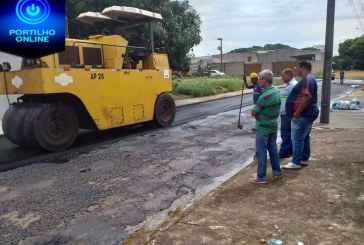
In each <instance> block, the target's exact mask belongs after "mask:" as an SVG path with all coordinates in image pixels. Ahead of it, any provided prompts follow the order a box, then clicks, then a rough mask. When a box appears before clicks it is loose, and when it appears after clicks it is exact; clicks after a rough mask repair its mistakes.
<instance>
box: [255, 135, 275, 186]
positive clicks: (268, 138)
mask: <svg viewBox="0 0 364 245" xmlns="http://www.w3.org/2000/svg"><path fill="white" fill-rule="evenodd" d="M267 150H268V152H269V157H270V163H271V165H272V171H273V174H274V175H276V176H280V175H281V166H280V165H279V157H278V150H277V132H275V133H270V134H262V133H259V132H256V134H255V151H256V154H257V159H258V175H257V179H260V180H266V179H267Z"/></svg>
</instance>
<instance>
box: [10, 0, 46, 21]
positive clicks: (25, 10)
mask: <svg viewBox="0 0 364 245" xmlns="http://www.w3.org/2000/svg"><path fill="white" fill-rule="evenodd" d="M15 12H16V15H17V16H18V18H19V19H20V20H21V21H22V22H24V23H26V24H30V25H36V24H40V23H42V22H44V21H45V20H46V19H47V18H48V16H49V13H50V7H49V4H48V2H47V1H46V0H20V1H19V2H18V3H17V5H16V8H15Z"/></svg>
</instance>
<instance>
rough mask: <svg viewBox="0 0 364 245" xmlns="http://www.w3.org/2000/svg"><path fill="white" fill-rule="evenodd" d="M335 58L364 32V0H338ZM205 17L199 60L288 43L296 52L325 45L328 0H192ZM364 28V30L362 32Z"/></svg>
mask: <svg viewBox="0 0 364 245" xmlns="http://www.w3.org/2000/svg"><path fill="white" fill-rule="evenodd" d="M335 2H336V3H335V24H334V47H333V54H334V55H338V48H339V43H342V42H343V41H345V40H347V39H350V38H356V37H359V36H361V35H363V34H364V29H363V28H362V27H361V25H360V23H359V20H358V18H356V16H355V14H354V12H353V9H352V7H351V5H350V2H354V3H356V6H357V11H358V13H359V17H360V20H361V22H362V23H363V24H364V6H363V2H364V1H363V0H336V1H335ZM189 3H190V5H191V6H192V7H193V8H194V9H195V10H196V11H197V13H198V14H199V15H200V18H201V21H202V25H201V36H202V39H203V40H202V42H201V43H200V44H199V45H198V46H195V47H194V48H193V51H192V53H194V54H195V56H205V55H213V54H219V53H220V51H219V50H217V47H218V46H219V45H220V41H219V40H217V38H222V39H223V40H222V47H223V53H227V52H229V51H231V50H233V49H237V48H248V47H251V46H253V45H256V46H264V45H265V44H275V43H282V44H286V45H289V46H291V47H294V48H306V47H312V46H313V45H324V44H325V32H326V12H327V0H276V1H274V0H229V1H227V0H225V1H223V0H189ZM356 28H360V29H362V30H357V29H356Z"/></svg>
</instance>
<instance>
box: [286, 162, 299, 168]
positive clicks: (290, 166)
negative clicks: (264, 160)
mask: <svg viewBox="0 0 364 245" xmlns="http://www.w3.org/2000/svg"><path fill="white" fill-rule="evenodd" d="M282 168H283V169H300V168H302V166H301V165H298V164H295V163H293V162H289V163H287V164H286V165H283V166H282Z"/></svg>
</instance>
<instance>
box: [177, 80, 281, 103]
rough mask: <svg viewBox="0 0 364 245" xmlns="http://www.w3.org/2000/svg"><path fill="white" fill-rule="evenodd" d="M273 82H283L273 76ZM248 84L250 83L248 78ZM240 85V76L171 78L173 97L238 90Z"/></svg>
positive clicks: (279, 83) (241, 84) (241, 81)
mask: <svg viewBox="0 0 364 245" xmlns="http://www.w3.org/2000/svg"><path fill="white" fill-rule="evenodd" d="M273 83H274V85H281V84H282V83H283V82H282V80H281V79H280V78H275V79H274V82H273ZM248 84H251V83H250V80H249V78H248ZM242 86H243V80H242V78H240V77H233V76H231V77H230V76H226V77H221V78H220V77H188V78H185V79H183V80H181V79H175V80H173V91H172V93H173V97H174V98H175V99H184V98H191V97H203V96H211V95H216V94H223V93H228V92H234V91H239V90H241V89H242Z"/></svg>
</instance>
